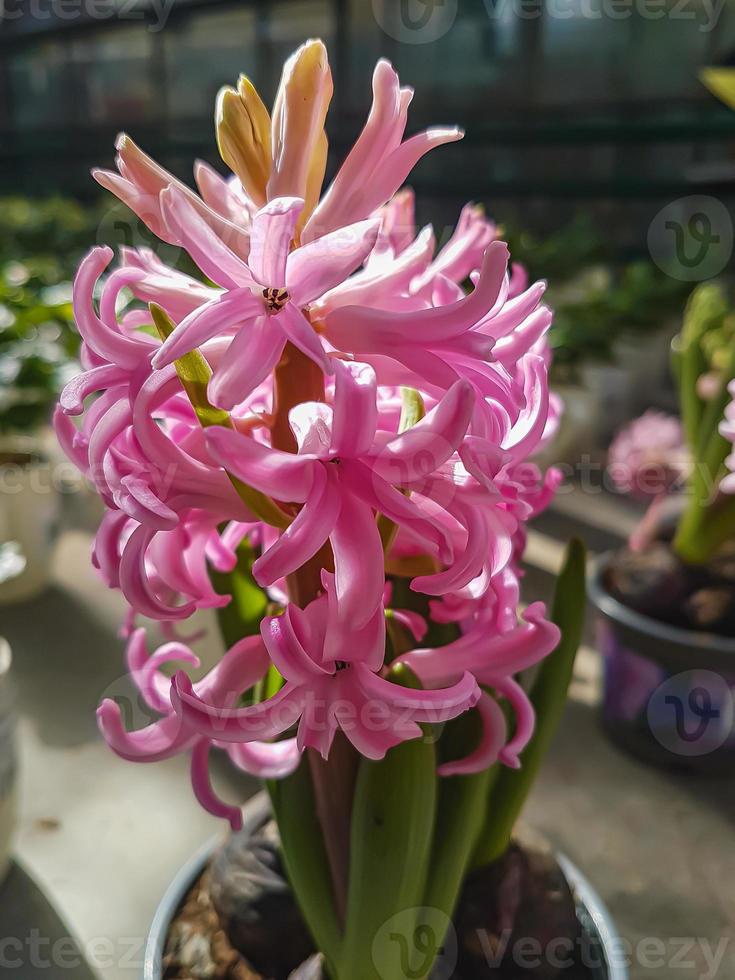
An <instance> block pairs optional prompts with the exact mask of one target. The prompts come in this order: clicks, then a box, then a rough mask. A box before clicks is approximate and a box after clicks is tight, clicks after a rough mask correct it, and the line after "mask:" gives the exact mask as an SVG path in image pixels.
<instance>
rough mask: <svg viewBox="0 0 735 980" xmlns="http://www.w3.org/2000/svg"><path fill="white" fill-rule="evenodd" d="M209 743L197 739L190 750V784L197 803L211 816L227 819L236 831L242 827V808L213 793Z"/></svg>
mask: <svg viewBox="0 0 735 980" xmlns="http://www.w3.org/2000/svg"><path fill="white" fill-rule="evenodd" d="M211 748H212V747H211V745H210V743H209V742H208V741H207V740H206V739H203V738H200V739H198V740H197V741H196V742H195V743H194V746H193V748H192V750H191V785H192V789H193V790H194V796H196V798H197V800H198V801H199V803H200V804H201V805H202V807H203V808H204V809H205V810H206V811H207V813H211V814H212V816H213V817H223V818H224V819H226V820H229V822H230V827H231V828H232V829H233V831H235V832H237V831H238V830H241V829H242V810H241V809H240V807H237V806H230V805H229V804H227V803H224V802H223V801H222V800H220V798H219V797H218V796H217V795H216V794H215V792H214V790H213V789H212V784H211V782H210V779H209V754H210V751H211Z"/></svg>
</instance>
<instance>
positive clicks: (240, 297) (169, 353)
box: [153, 288, 265, 368]
mask: <svg viewBox="0 0 735 980" xmlns="http://www.w3.org/2000/svg"><path fill="white" fill-rule="evenodd" d="M264 309H265V307H264V305H263V299H262V297H260V296H256V295H255V294H254V293H253V292H252V290H250V289H247V288H243V289H232V290H230V292H228V293H224V294H223V295H222V296H220V297H219V298H218V299H216V300H213V301H212V302H211V303H207V304H206V305H204V306H202V307H200V308H199V309H198V310H195V311H194V312H193V313H192V314H190V315H189V316H187V317H186V318H185V319H184V320H182V321H181V323H180V324H179V325H178V326H177V327H176V329H175V330H174V331H173V333H172V334H171V335H170V336H169V337H167V338H166V340H165V341H164V343H163V346H162V347H161V348H160V350H158V351H157V353H156V355H155V357H154V358H153V367H154V368H163V367H166V366H167V365H168V364H173V362H174V361H175V360H176V359H177V358H179V357H182V356H183V355H184V354H188V353H189V351H191V350H194V349H195V348H197V347H201V345H202V344H203V343H205V341H207V340H210V339H211V338H212V337H216V336H217V335H218V334H219V333H225V332H227V331H229V330H232V329H233V328H234V327H236V326H238V325H239V324H242V323H245V322H247V321H250V322H252V321H253V320H255V319H256V318H258V317H259V315H262V314H263V312H264Z"/></svg>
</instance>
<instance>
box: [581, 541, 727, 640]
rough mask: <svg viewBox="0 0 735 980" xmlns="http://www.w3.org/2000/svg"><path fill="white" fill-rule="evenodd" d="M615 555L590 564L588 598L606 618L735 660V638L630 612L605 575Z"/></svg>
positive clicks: (634, 611) (660, 638)
mask: <svg viewBox="0 0 735 980" xmlns="http://www.w3.org/2000/svg"><path fill="white" fill-rule="evenodd" d="M613 555H614V552H613V551H605V552H603V553H602V554H600V555H597V556H596V557H595V558H593V559H592V561H591V567H590V569H589V572H588V575H587V596H588V598H589V599H590V601H591V602H592V603H593V605H594V606H595V608H596V609H598V610H599V611H600V612H601V613H602V614H603V615H604V616H606V617H607V618H608V619H611V620H612V621H613V622H615V623H619V624H620V625H622V626H624V627H626V628H627V629H629V630H634V631H635V632H638V633H643V634H648V635H653V636H655V637H656V639H658V640H661V641H663V642H664V643H670V644H671V645H672V646H677V647H687V648H689V649H695V650H698V651H700V652H701V653H702V654H703V655H706V654H707V653H710V654H711V653H712V651H713V650H715V651H716V652H717V653H718V654H722V655H725V656H732V657H735V639H730V638H728V637H725V636H720V635H719V634H717V633H708V632H705V631H703V630H687V629H683V628H682V627H681V626H671V625H669V624H668V623H663V622H661V621H660V620H658V619H654V618H653V617H652V616H646V614H645V613H641V612H638V611H637V610H635V609H630V608H629V607H628V606H626V605H624V604H623V603H622V602H620V600H619V599H616V598H615V597H614V596H612V595H611V594H610V592H609V591H608V590H607V587H606V586H605V582H604V574H605V572H606V571H607V569H608V568H609V567H610V564H611V562H612V558H613Z"/></svg>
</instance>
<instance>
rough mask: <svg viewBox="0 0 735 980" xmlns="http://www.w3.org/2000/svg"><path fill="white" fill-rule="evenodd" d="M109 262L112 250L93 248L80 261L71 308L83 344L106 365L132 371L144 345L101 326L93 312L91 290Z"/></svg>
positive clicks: (108, 326)
mask: <svg viewBox="0 0 735 980" xmlns="http://www.w3.org/2000/svg"><path fill="white" fill-rule="evenodd" d="M111 259H112V249H111V248H107V247H98V248H93V249H92V250H91V252H89V253H88V254H87V255H85V257H84V258H83V259H82V261H81V263H80V265H79V269H78V270H77V274H76V276H75V277H74V286H73V290H72V304H73V307H74V317H75V320H76V324H77V328H78V330H79V333H80V334H81V335H82V338H83V340H84V342H85V343H86V344H89V346H90V347H91V348H92V350H93V351H95V352H96V353H97V354H99V355H101V356H102V357H103V358H104V359H105V360H106V361H110V362H111V363H112V364H116V365H117V366H118V367H121V368H126V369H128V370H134V369H135V368H136V367H138V365H139V364H140V362H141V359H142V357H143V356H144V351H145V348H146V347H147V346H148V344H147V343H145V342H142V341H138V340H133V339H131V338H130V337H125V336H124V335H123V334H121V333H120V332H119V330H118V329H117V324H115V325H114V326H110V325H108V324H106V323H103V322H102V320H101V319H100V317H99V316H98V315H97V313H96V312H95V309H94V301H93V295H94V288H95V285H96V283H97V280H98V279H99V277H100V275H101V274H102V273H103V272H104V270H105V269H106V268H107V266H108V265H109V264H110V261H111Z"/></svg>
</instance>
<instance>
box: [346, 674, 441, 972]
mask: <svg viewBox="0 0 735 980" xmlns="http://www.w3.org/2000/svg"><path fill="white" fill-rule="evenodd" d="M408 673H409V672H408V671H407V669H405V668H404V673H402V674H401V677H400V680H401V681H407V682H409V683H411V678H409V677H408ZM392 679H393V680H395V681H398V680H399V677H398V675H397V674H396V675H395V676H393V675H392ZM436 784H437V775H436V755H435V751H434V746H433V744H431V743H430V742H429V741H427V740H426V739H424V738H419V739H413V740H412V741H409V742H403V743H402V744H401V745H398V746H396V747H395V748H393V749H391V750H390V751H389V752H388V753H387V755H386V757H385V758H384V759H382V760H381V761H379V762H372V761H370V760H369V759H362V760H361V762H360V767H359V770H358V775H357V783H356V786H355V795H354V802H353V811H352V828H351V838H350V880H349V894H348V900H347V916H346V922H345V936H344V943H343V948H342V953H341V956H340V960H339V968H338V971H337V976H338V977H339V978H340V980H341V978H345V980H346V978H349V980H384V977H385V976H387V975H388V974H386V972H385V969H384V967H383V965H382V963H381V958H382V957H385V956H388V957H390V956H393V955H402V954H403V953H405V954H406V955H407V956H408V957H409V958H410V960H411V963H413V962H414V960H413V957H414V956H415V955H418V956H419V958H420V959H423V958H424V956H425V952H424V951H418V953H417V951H416V949H415V944H414V942H415V935H416V930H417V929H418V928H419V927H420V925H421V922H420V916H421V911H420V910H421V907H422V905H423V901H424V890H425V886H426V881H427V878H428V873H429V864H430V859H431V843H432V838H433V830H434V815H435V808H436ZM385 929H388V930H389V931H390V935H389V936H388V935H386V936H385V937H383V936H382V932H384V931H385ZM374 943H375V946H374ZM435 953H436V951H434V954H433V955H432V956H431V960H433V956H434V955H435ZM429 962H430V961H429ZM412 968H413V969H415V967H412ZM400 975H406V976H409V975H414V974H412V973H405V972H404V973H403V974H401V973H396V976H400ZM415 975H416V977H417V980H418V978H419V977H420V976H421V975H422V974H421V973H416V974H415Z"/></svg>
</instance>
